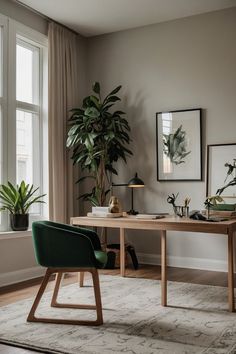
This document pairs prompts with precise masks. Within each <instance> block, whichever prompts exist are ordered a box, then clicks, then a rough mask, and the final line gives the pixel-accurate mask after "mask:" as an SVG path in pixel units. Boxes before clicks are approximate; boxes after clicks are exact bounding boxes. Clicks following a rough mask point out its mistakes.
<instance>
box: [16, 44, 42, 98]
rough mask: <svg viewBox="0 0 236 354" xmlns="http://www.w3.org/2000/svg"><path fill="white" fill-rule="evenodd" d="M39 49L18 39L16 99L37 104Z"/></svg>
mask: <svg viewBox="0 0 236 354" xmlns="http://www.w3.org/2000/svg"><path fill="white" fill-rule="evenodd" d="M38 96H39V49H38V48H37V47H34V46H32V45H29V44H28V43H26V42H24V41H22V40H18V41H17V46H16V99H17V100H18V101H23V102H27V103H34V104H38V101H39V97H38Z"/></svg>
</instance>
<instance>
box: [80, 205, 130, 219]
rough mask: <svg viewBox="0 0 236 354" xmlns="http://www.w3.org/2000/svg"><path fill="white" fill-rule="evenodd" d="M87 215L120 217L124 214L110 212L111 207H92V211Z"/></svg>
mask: <svg viewBox="0 0 236 354" xmlns="http://www.w3.org/2000/svg"><path fill="white" fill-rule="evenodd" d="M87 216H93V217H98V218H119V217H121V216H123V214H122V213H110V211H109V207H101V206H97V207H92V212H90V213H87Z"/></svg>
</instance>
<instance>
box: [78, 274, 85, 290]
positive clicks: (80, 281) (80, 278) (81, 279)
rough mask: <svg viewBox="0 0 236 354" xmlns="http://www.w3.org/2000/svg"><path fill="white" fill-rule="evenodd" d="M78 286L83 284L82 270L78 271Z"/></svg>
mask: <svg viewBox="0 0 236 354" xmlns="http://www.w3.org/2000/svg"><path fill="white" fill-rule="evenodd" d="M78 278H79V286H80V287H81V288H82V287H83V286H84V272H79V273H78Z"/></svg>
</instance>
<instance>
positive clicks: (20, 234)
mask: <svg viewBox="0 0 236 354" xmlns="http://www.w3.org/2000/svg"><path fill="white" fill-rule="evenodd" d="M31 236H32V230H26V231H1V232H0V241H1V240H10V239H18V238H25V237H31Z"/></svg>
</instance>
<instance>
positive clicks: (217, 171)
mask: <svg viewBox="0 0 236 354" xmlns="http://www.w3.org/2000/svg"><path fill="white" fill-rule="evenodd" d="M225 187H226V188H225ZM221 189H222V191H220V192H221V194H220V195H221V197H222V198H223V199H225V198H234V199H235V200H236V143H233V144H213V145H207V178H206V196H207V197H208V196H213V195H216V193H217V191H218V190H221Z"/></svg>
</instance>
